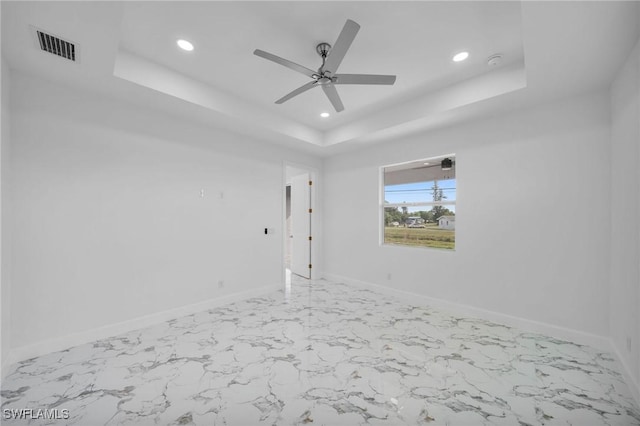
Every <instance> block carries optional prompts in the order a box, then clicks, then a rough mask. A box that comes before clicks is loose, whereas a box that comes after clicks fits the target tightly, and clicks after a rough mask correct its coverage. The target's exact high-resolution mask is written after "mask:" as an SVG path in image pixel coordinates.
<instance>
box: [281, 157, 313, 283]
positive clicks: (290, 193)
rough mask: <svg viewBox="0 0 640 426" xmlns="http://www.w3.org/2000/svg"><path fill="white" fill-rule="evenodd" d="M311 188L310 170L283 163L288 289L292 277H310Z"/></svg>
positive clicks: (311, 266)
mask: <svg viewBox="0 0 640 426" xmlns="http://www.w3.org/2000/svg"><path fill="white" fill-rule="evenodd" d="M312 188H313V172H312V171H311V170H309V169H306V168H303V167H296V166H291V165H285V188H284V199H285V205H284V212H285V218H284V221H285V223H284V268H285V271H284V273H285V284H286V286H287V288H290V286H291V280H292V278H293V279H297V278H303V279H310V278H311V276H312V274H311V271H312V268H313V265H312V261H311V254H312V240H313V234H312V215H313V206H312Z"/></svg>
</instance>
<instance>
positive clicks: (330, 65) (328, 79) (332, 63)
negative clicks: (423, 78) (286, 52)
mask: <svg viewBox="0 0 640 426" xmlns="http://www.w3.org/2000/svg"><path fill="white" fill-rule="evenodd" d="M358 30H360V25H358V24H357V23H356V22H354V21H352V20H350V19H347V22H346V23H345V24H344V27H343V28H342V31H341V32H340V35H339V36H338V39H337V40H336V42H335V44H334V45H333V47H331V45H330V44H329V43H320V44H318V45H317V46H316V52H318V55H320V56H321V57H322V65H321V66H320V68H318V70H317V71H314V70H312V69H309V68H307V67H304V66H302V65H299V64H296V63H295V62H291V61H289V60H287V59H283V58H281V57H279V56H276V55H273V54H271V53H269V52H265V51H263V50H260V49H256V50H254V52H253V54H254V55H257V56H260V57H262V58H265V59H268V60H270V61H273V62H275V63H277V64H280V65H284V66H285V67H287V68H290V69H292V70H294V71H297V72H299V73H302V74H304V75H306V76H307V77H310V78H312V79H313V80H312V81H310V82H309V83H307V84H305V85H304V86H301V87H298V88H297V89H296V90H294V91H293V92H291V93H289V94H287V95H285V96H283V97H282V98H280V99H278V100H277V101H276V104H282V103H284V102H286V101H288V100H289V99H291V98H293V97H294V96H298V95H299V94H301V93H304V92H306V91H307V90H309V89H313V88H314V87H317V86H321V87H322V90H324V93H325V94H326V95H327V98H329V101H330V102H331V104H332V105H333V107H334V108H335V110H336V112H340V111H342V110H344V105H342V101H341V100H340V96H338V91H337V90H336V87H335V85H337V84H383V85H392V84H393V83H395V81H396V76H395V75H378V74H337V73H336V72H337V71H338V67H339V66H340V63H341V62H342V60H343V59H344V56H345V54H346V53H347V50H349V47H350V46H351V43H353V40H354V39H355V37H356V34H357V33H358Z"/></svg>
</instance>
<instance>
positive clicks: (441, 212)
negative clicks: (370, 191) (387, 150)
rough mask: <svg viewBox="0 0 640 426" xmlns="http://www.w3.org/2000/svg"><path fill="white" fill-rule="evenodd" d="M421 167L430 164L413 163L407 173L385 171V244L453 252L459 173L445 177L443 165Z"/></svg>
mask: <svg viewBox="0 0 640 426" xmlns="http://www.w3.org/2000/svg"><path fill="white" fill-rule="evenodd" d="M416 163H418V167H416ZM420 164H429V163H428V162H424V163H422V160H420V161H417V162H412V163H409V164H408V165H407V169H404V166H403V165H402V166H401V167H400V168H398V167H397V166H394V167H393V169H391V170H389V171H387V169H386V168H385V171H384V178H385V184H384V205H383V206H382V207H383V209H384V213H383V215H384V216H383V221H384V238H383V243H384V244H393V245H403V246H410V247H432V248H439V249H448V250H453V249H455V215H456V179H455V169H454V170H453V171H447V172H446V173H445V172H444V171H443V170H442V169H441V168H440V164H439V162H436V164H435V166H436V167H433V166H431V167H420ZM416 170H418V173H419V175H417V173H416ZM421 179H423V180H421ZM388 182H391V184H389V183H388Z"/></svg>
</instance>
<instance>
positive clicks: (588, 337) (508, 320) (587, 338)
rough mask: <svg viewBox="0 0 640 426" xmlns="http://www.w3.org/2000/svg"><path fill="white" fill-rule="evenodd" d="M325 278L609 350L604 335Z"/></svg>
mask: <svg viewBox="0 0 640 426" xmlns="http://www.w3.org/2000/svg"><path fill="white" fill-rule="evenodd" d="M324 276H325V278H326V279H328V280H330V281H336V282H343V283H345V284H350V285H354V286H357V287H361V288H367V289H370V290H374V291H377V292H379V293H383V294H387V295H390V296H394V297H397V298H399V299H401V300H405V301H407V302H409V303H414V304H416V303H417V304H421V305H428V306H431V307H434V308H436V309H442V310H445V311H448V312H450V313H452V314H456V315H463V316H469V317H474V318H480V319H484V320H487V321H492V322H495V323H498V324H503V325H507V326H509V327H514V328H519V329H521V330H523V331H527V332H533V333H540V334H544V335H547V336H551V337H555V338H558V339H563V340H567V341H570V342H574V343H578V344H581V345H589V346H592V347H595V348H598V349H601V350H604V351H607V352H610V351H611V341H610V340H609V339H608V338H607V337H604V336H598V335H595V334H590V333H585V332H583V331H579V330H573V329H570V328H565V327H560V326H556V325H552V324H547V323H543V322H539V321H534V320H530V319H526V318H521V317H515V316H512V315H507V314H503V313H500V312H495V311H490V310H486V309H482V308H477V307H475V306H469V305H464V304H461V303H455V302H451V301H448V300H444V299H437V298H433V297H429V296H425V295H422V294H418V293H412V292H409V291H404V290H398V289H395V288H390V287H387V286H383V285H380V284H373V283H369V282H365V281H361V280H357V279H353V278H349V277H344V276H341V275H336V274H330V273H329V274H328V273H325V274H324Z"/></svg>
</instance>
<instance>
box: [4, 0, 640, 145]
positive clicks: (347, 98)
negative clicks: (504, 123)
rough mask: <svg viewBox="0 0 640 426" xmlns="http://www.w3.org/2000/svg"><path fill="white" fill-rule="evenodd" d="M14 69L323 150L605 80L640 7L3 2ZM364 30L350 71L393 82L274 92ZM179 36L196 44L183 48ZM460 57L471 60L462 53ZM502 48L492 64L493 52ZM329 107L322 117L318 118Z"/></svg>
mask: <svg viewBox="0 0 640 426" xmlns="http://www.w3.org/2000/svg"><path fill="white" fill-rule="evenodd" d="M1 8H2V9H1V11H2V54H3V56H5V58H6V59H7V61H8V63H9V65H10V67H11V69H13V70H18V71H20V72H24V73H28V74H31V75H37V76H40V77H42V78H45V79H47V80H51V81H55V82H58V83H62V84H66V85H70V86H74V87H77V88H78V89H81V90H89V91H93V92H101V93H104V94H106V95H108V96H111V97H116V98H120V99H123V100H125V101H127V102H132V103H136V104H139V105H143V106H145V107H148V108H153V109H160V110H164V111H167V112H170V113H171V114H176V115H180V116H183V117H188V118H190V119H194V120H197V121H199V122H205V123H207V124H210V125H213V126H216V127H222V128H226V129H228V130H231V131H235V132H240V133H244V134H250V135H253V136H258V137H261V138H263V139H266V140H270V141H273V142H276V143H283V144H287V145H289V146H293V147H296V148H299V149H304V150H308V151H310V152H314V153H318V154H321V155H322V154H331V153H335V152H340V151H341V150H344V149H349V148H353V147H359V146H362V145H363V144H366V143H373V142H377V141H381V140H388V139H390V138H395V137H399V136H402V135H407V134H411V133H415V132H420V131H425V130H427V129H431V128H436V127H438V126H443V125H451V124H454V123H456V122H459V121H461V120H469V119H474V118H478V117H482V116H485V115H487V114H496V113H500V112H504V111H508V110H510V109H513V108H515V107H523V106H526V105H530V104H533V103H539V102H542V101H544V100H546V99H552V98H557V97H560V96H568V95H572V94H576V93H580V92H584V91H587V90H595V89H597V88H603V87H606V86H607V85H608V84H609V83H610V81H611V79H612V78H613V75H614V73H615V72H616V70H618V69H619V67H620V66H621V64H622V62H623V60H624V59H625V58H626V56H627V55H628V53H629V51H630V50H631V48H632V47H633V45H634V44H635V41H636V40H637V39H638V36H639V28H638V20H639V18H640V12H639V10H640V7H639V4H638V2H604V1H603V2H523V3H521V2H518V1H498V2H489V1H471V2H463V1H461V2H445V1H410V2H395V1H394V2H392V1H388V2H384V1H379V2H361V1H356V2H338V1H335V2H313V1H294V2H269V1H258V2H244V1H236V2H217V1H199V2H177V1H176V2H171V1H160V2H153V1H143V2H53V1H48V2H7V1H3V2H2V3H1ZM347 19H352V20H354V21H356V22H358V23H359V24H360V26H361V28H360V31H359V32H358V34H357V36H356V38H355V41H354V42H353V44H352V45H351V47H350V49H349V51H348V52H347V54H346V56H345V59H344V61H343V62H342V64H341V66H340V70H339V72H341V73H363V74H394V75H397V80H396V83H395V84H394V85H393V86H360V85H358V86H355V85H354V86H346V85H340V86H338V91H339V93H340V96H341V98H342V101H343V103H344V105H345V110H344V111H342V112H340V113H336V112H335V111H334V110H333V109H332V107H331V104H330V103H329V101H328V100H327V98H326V97H325V96H324V93H323V92H322V90H319V89H313V90H310V91H308V92H305V93H303V94H301V95H299V96H297V97H295V98H293V99H291V100H290V101H288V102H286V103H284V104H282V105H276V104H275V103H274V101H275V100H276V99H278V98H280V97H282V96H284V95H285V94H287V93H289V92H290V91H292V90H293V89H295V88H297V87H299V86H301V85H303V84H305V83H307V82H308V81H309V79H308V77H306V76H304V75H302V74H298V73H296V72H294V71H292V70H290V69H288V68H285V67H283V66H280V65H278V64H275V63H273V62H270V61H267V60H265V59H263V58H260V57H257V56H255V55H253V54H252V52H253V51H254V50H255V49H262V50H265V51H267V52H270V53H273V54H275V55H278V56H281V57H283V58H286V59H289V60H291V61H293V62H296V63H299V64H301V65H304V66H306V67H307V68H311V69H316V68H318V67H319V66H320V64H321V58H320V57H319V56H318V54H317V53H316V51H315V46H316V45H317V44H318V43H320V42H328V43H330V44H333V43H334V42H335V40H336V38H337V36H338V34H339V33H340V30H341V29H342V27H343V25H344V24H345V21H346V20H347ZM34 27H37V28H40V29H42V30H45V31H47V32H50V33H51V34H53V35H56V36H59V37H61V38H63V39H66V40H69V41H72V42H74V43H77V44H78V45H79V63H76V64H74V63H71V62H68V61H65V60H63V59H60V58H58V57H56V56H54V55H51V54H48V53H45V52H42V51H40V49H39V47H38V46H37V43H36V42H35V38H34V36H33V28H34ZM178 38H184V39H187V40H189V41H191V42H192V43H193V44H194V45H195V49H194V50H193V51H192V52H185V51H182V50H180V49H179V48H178V47H177V46H176V40H177V39H178ZM460 51H468V52H469V58H468V59H467V60H466V61H463V62H453V61H452V57H453V55H454V54H456V53H458V52H460ZM494 54H501V55H502V58H503V60H502V62H501V63H500V64H499V65H497V66H490V65H488V64H487V59H488V57H489V56H491V55H494ZM321 112H329V113H330V114H331V115H330V116H329V117H328V118H322V117H320V113H321Z"/></svg>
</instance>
